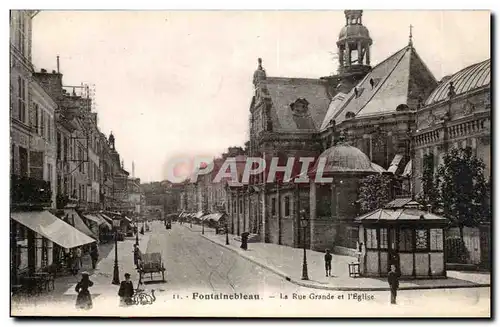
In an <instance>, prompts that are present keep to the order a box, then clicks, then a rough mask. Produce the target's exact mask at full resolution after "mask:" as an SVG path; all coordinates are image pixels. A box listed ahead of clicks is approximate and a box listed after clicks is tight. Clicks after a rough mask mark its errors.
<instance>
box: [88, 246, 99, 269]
mask: <svg viewBox="0 0 500 327" xmlns="http://www.w3.org/2000/svg"><path fill="white" fill-rule="evenodd" d="M90 259H92V269H95V267H96V266H97V260H99V249H98V248H97V244H96V243H92V246H91V248H90Z"/></svg>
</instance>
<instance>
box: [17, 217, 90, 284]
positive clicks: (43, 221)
mask: <svg viewBox="0 0 500 327" xmlns="http://www.w3.org/2000/svg"><path fill="white" fill-rule="evenodd" d="M10 216H11V242H12V243H14V244H12V245H13V252H14V253H12V254H13V255H12V261H13V262H12V263H13V264H14V265H13V266H12V268H13V273H14V272H15V274H14V276H13V279H14V281H16V280H17V278H18V277H19V276H21V275H33V274H34V273H36V272H37V271H44V270H48V269H49V267H51V266H58V265H59V262H60V260H61V259H62V256H63V252H64V251H68V250H70V249H73V248H76V247H79V246H83V245H87V244H90V243H93V242H95V240H94V239H92V238H91V237H89V236H87V235H85V234H83V233H81V232H80V231H78V230H77V229H75V228H73V227H72V226H70V225H69V224H67V223H65V222H64V221H62V220H61V219H59V218H57V217H56V216H54V215H53V214H51V213H50V212H49V211H46V210H37V211H19V212H11V214H10Z"/></svg>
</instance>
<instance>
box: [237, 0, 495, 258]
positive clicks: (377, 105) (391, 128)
mask: <svg viewBox="0 0 500 327" xmlns="http://www.w3.org/2000/svg"><path fill="white" fill-rule="evenodd" d="M344 13H345V26H343V27H342V28H341V30H340V33H339V37H338V41H337V43H336V45H337V50H338V54H339V69H338V73H337V74H336V75H333V76H327V77H322V78H318V79H309V78H284V77H271V76H268V75H267V72H266V71H265V69H264V64H263V60H262V59H260V58H259V59H258V67H257V70H256V71H255V73H254V76H253V84H254V90H255V91H254V95H253V97H252V101H251V105H250V109H249V110H250V114H251V118H250V126H249V127H250V140H249V148H248V153H247V155H248V156H249V157H262V158H264V159H265V160H266V162H267V169H266V171H265V172H264V173H262V174H261V175H260V176H252V177H253V178H251V180H250V183H249V184H248V185H238V186H233V187H230V188H228V196H229V197H230V200H228V213H229V227H230V230H231V231H233V233H234V232H236V230H239V229H236V228H234V225H236V224H237V223H238V224H239V225H240V226H248V227H247V229H248V230H245V231H248V232H249V233H251V234H255V237H259V238H260V241H262V242H269V243H276V244H282V245H287V246H293V247H299V246H302V243H303V240H304V237H305V242H306V244H307V247H308V248H310V249H313V250H321V251H323V250H324V249H325V248H330V249H331V248H334V247H335V249H336V250H337V251H340V252H342V251H344V252H347V253H350V252H352V251H353V250H354V249H355V248H356V247H357V242H358V227H357V224H356V223H355V222H354V218H355V217H356V216H358V215H359V208H358V206H357V203H356V201H357V197H358V188H359V181H360V179H361V178H363V177H365V176H367V175H370V174H380V173H385V174H393V175H396V176H399V177H401V178H402V179H403V180H404V179H408V180H409V179H410V178H414V179H415V176H417V175H418V171H419V168H418V167H417V166H418V165H419V164H420V162H419V161H418V160H417V162H416V164H415V167H413V168H414V169H412V160H410V159H411V158H413V156H414V153H415V151H417V158H418V156H421V155H422V153H423V152H422V151H438V150H436V148H435V147H434V143H433V144H432V146H431V144H430V143H428V142H430V141H429V140H430V139H429V137H428V135H429V134H428V133H429V132H430V129H432V131H434V130H436V129H437V128H438V125H436V126H434V125H432V127H429V126H428V125H425V127H424V125H423V123H422V122H421V120H422V118H417V116H418V117H420V116H422V117H423V116H427V115H429V114H428V112H434V111H436V112H441V111H442V110H441V111H440V109H438V107H440V106H441V107H446V106H448V107H449V106H450V105H449V101H448V100H447V99H445V98H446V91H444V90H445V89H447V88H448V86H447V85H448V83H447V82H446V81H441V82H439V83H438V81H437V80H436V78H435V77H434V76H433V74H432V72H431V71H430V70H429V69H428V68H427V66H426V64H425V63H424V62H423V60H422V59H421V58H420V56H419V55H418V53H417V50H416V49H415V47H414V46H413V42H412V35H411V28H410V37H409V41H408V43H407V44H405V45H404V46H403V47H402V48H401V49H400V50H399V51H397V52H396V53H394V54H393V55H391V56H389V57H388V58H386V59H385V60H383V61H381V62H380V63H378V64H376V65H374V66H371V61H370V53H371V45H372V43H373V42H372V39H371V37H370V33H369V30H368V29H367V27H365V26H364V25H363V21H362V15H363V11H362V10H346V11H345V12H344ZM478 65H479V67H476V66H472V67H469V68H466V69H465V70H466V71H468V72H469V75H471V74H474V73H475V74H478V75H480V76H476V77H471V76H468V75H467V74H465V73H463V72H459V73H457V75H459V76H455V75H454V76H453V77H451V79H450V81H455V80H456V82H455V90H456V91H455V92H456V93H457V91H463V92H467V91H469V90H473V89H474V90H476V89H477V91H475V92H476V93H477V94H478V95H477V96H475V97H474V98H473V99H471V100H470V101H469V102H471V103H472V105H467V104H466V102H463V101H462V102H463V103H462V102H460V104H458V102H459V101H458V98H460V97H463V96H459V95H458V93H457V100H456V101H457V104H456V105H455V106H456V107H457V108H458V107H460V108H462V107H463V110H461V111H460V110H458V109H457V110H458V111H460V112H461V113H462V114H463V112H465V108H468V109H467V110H469V114H468V115H469V116H467V119H466V120H467V121H464V123H463V124H465V125H464V126H468V127H463V128H462V129H461V127H453V128H451V127H446V128H448V131H449V133H455V134H457V133H462V134H460V135H463V136H464V138H466V134H467V133H469V134H470V135H472V134H474V133H475V132H477V133H476V134H477V135H476V134H474V135H476V136H477V137H476V138H474V140H473V141H466V142H468V143H467V144H469V143H471V144H472V143H474V142H475V143H476V144H483V143H484V142H486V141H485V136H484V135H486V134H484V133H482V132H481V133H480V129H481V128H489V127H488V126H489V119H485V118H484V117H483V116H484V115H485V114H484V113H483V111H484V110H483V109H482V108H483V107H488V106H489V100H488V102H487V101H486V98H488V99H489V97H488V96H486V95H485V94H486V93H488V94H489V91H488V92H485V91H484V88H486V87H488V89H489V71H490V69H489V61H487V62H483V63H480V64H478ZM485 71H487V72H488V73H485ZM486 75H487V76H486ZM463 79H467V81H468V82H464V81H463ZM486 85H488V86H486ZM466 98H467V97H466ZM443 101H444V102H443ZM446 101H447V102H446ZM476 102H477V103H476ZM479 103H481V104H484V105H480V104H479ZM452 107H453V105H452ZM433 108H436V109H433ZM470 108H474V109H472V110H470ZM488 108H489V107H488ZM436 115H437V114H436ZM452 116H453V115H452ZM453 117H454V116H453ZM456 119H462V118H458V116H457V118H456ZM437 120H438V119H436V121H437ZM425 121H426V122H428V121H429V119H427V120H425ZM459 123H460V124H462V120H460V122H458V121H457V123H456V124H454V125H457V124H459ZM457 126H458V125H457ZM460 126H461V125H460ZM429 128H430V129H429ZM441 128H443V127H441ZM450 128H451V129H450ZM474 131H475V132H474ZM434 133H435V134H436V133H437V134H439V132H434ZM471 133H472V134H471ZM437 134H436V135H437ZM441 134H442V133H441ZM441 134H439V135H441ZM445 134H446V133H445ZM455 134H452V135H455ZM469 134H467V135H469ZM479 134H481V135H479ZM433 135H434V134H433ZM457 135H458V134H457ZM487 135H489V134H487ZM414 136H415V138H413V137H414ZM432 140H434V139H432ZM447 140H448V139H447ZM436 141H437V140H436ZM457 141H459V142H462V143H463V142H464V141H463V140H462V139H460V140H458V139H457ZM425 142H427V143H425ZM433 142H434V141H433ZM446 142H448V143H450V141H446ZM451 143H453V142H451ZM436 146H438V148H439V145H436ZM429 149H430V150H429ZM477 149H478V150H477V151H478V152H481V151H483V152H484V151H486V150H483V149H482V148H481V147H480V146H478V147H477ZM486 155H487V156H488V158H489V154H486ZM486 155H485V156H486ZM273 157H278V158H280V161H279V165H280V166H285V165H286V163H287V159H289V158H290V157H294V158H295V159H296V160H295V162H296V163H298V162H299V161H298V158H299V157H314V158H320V157H323V158H325V159H326V168H325V171H324V174H323V175H324V176H328V177H332V178H333V181H332V182H331V183H323V184H321V183H315V182H314V178H311V179H310V180H312V182H310V183H308V184H297V183H291V182H288V181H286V180H283V178H282V177H281V179H280V178H279V177H278V180H277V181H276V182H271V183H270V182H268V181H267V173H268V171H269V169H268V168H269V164H270V161H271V158H273ZM488 162H489V159H488ZM316 165H317V161H316V163H314V164H313V165H312V167H311V169H310V170H309V172H308V175H310V176H314V174H315V170H316V169H317V166H316ZM298 166H299V165H298ZM298 168H299V167H294V174H298V173H299V171H300V170H298ZM413 170H415V171H416V172H417V174H415V173H414V174H412V171H413ZM281 176H282V175H281ZM411 184H412V185H413V184H417V183H411ZM415 189H417V190H418V186H416V187H414V189H413V190H411V189H410V188H409V187H401V188H400V189H399V190H398V192H399V194H396V195H399V196H402V195H406V196H408V195H409V194H410V193H412V194H413V193H414V192H415ZM234 203H243V204H244V206H243V208H238V210H236V209H235V208H232V205H233V204H234ZM242 209H243V210H242ZM301 210H305V212H306V213H307V216H308V219H309V224H308V228H307V231H306V232H305V233H304V232H303V231H302V228H301V227H300V217H299V216H300V215H299V212H300V211H301ZM234 212H238V215H237V217H236V216H235V215H234V214H233V213H234ZM241 219H242V220H243V222H242V223H241V222H240V220H241ZM241 232H243V231H242V230H239V233H241ZM302 234H305V235H302Z"/></svg>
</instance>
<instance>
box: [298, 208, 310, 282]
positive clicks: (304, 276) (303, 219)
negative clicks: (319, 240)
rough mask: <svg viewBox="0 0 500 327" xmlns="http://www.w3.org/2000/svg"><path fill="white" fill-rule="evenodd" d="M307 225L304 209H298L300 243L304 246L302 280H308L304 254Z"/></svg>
mask: <svg viewBox="0 0 500 327" xmlns="http://www.w3.org/2000/svg"><path fill="white" fill-rule="evenodd" d="M308 225H309V221H308V220H307V217H306V211H305V210H304V209H302V210H301V211H300V226H301V227H302V228H303V232H302V245H303V247H304V260H303V262H302V280H309V276H308V274H307V255H306V228H307V226H308Z"/></svg>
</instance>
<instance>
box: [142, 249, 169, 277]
mask: <svg viewBox="0 0 500 327" xmlns="http://www.w3.org/2000/svg"><path fill="white" fill-rule="evenodd" d="M154 273H158V274H161V276H162V281H163V282H165V267H164V265H163V262H162V259H161V253H158V252H155V253H145V254H143V255H142V258H141V264H140V267H139V280H140V281H142V277H143V275H145V274H150V278H151V280H153V274H154Z"/></svg>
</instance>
